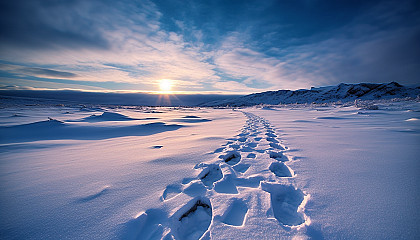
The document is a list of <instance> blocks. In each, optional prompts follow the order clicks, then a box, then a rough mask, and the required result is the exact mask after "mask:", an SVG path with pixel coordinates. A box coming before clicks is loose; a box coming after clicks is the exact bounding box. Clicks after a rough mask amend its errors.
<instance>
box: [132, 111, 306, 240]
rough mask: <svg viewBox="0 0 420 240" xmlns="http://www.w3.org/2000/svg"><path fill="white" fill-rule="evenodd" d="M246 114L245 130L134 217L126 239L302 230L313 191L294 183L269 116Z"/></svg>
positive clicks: (250, 235) (224, 236)
mask: <svg viewBox="0 0 420 240" xmlns="http://www.w3.org/2000/svg"><path fill="white" fill-rule="evenodd" d="M242 113H243V114H244V115H245V116H246V117H247V122H246V124H245V126H244V127H243V128H242V130H241V133H239V134H238V135H236V136H235V137H233V138H229V139H227V140H228V142H227V143H226V144H224V145H222V147H221V148H218V149H216V150H215V151H214V152H213V153H211V154H216V155H217V156H216V157H215V158H214V160H212V161H210V162H204V163H199V164H197V165H196V166H195V167H194V169H196V170H197V171H199V173H198V174H197V176H196V177H192V178H185V179H183V180H181V181H180V182H179V183H173V184H170V185H168V186H167V187H166V189H164V190H163V194H162V196H161V201H162V205H161V206H160V207H158V208H153V209H149V210H146V211H145V212H143V213H141V214H139V215H138V217H136V218H135V219H133V220H132V221H131V222H130V223H129V224H128V225H129V227H130V228H129V229H128V230H127V232H126V235H125V236H124V239H180V240H183V239H232V238H238V239H255V238H261V237H264V238H267V239H278V238H285V237H287V238H289V237H293V236H297V235H301V234H302V229H304V227H305V226H307V225H309V224H310V219H309V217H308V216H306V214H305V208H304V207H305V204H306V202H307V200H308V199H309V194H306V193H304V192H303V191H302V190H300V189H298V188H296V187H295V185H294V178H295V176H296V175H295V173H294V171H293V170H292V169H291V168H290V167H289V166H288V164H287V163H290V162H293V161H294V160H293V158H292V157H291V156H289V155H288V150H289V148H288V147H286V146H284V145H283V144H282V141H279V140H278V139H277V138H278V136H277V133H276V129H275V128H274V127H273V126H272V125H271V124H270V123H269V122H268V121H267V120H265V119H264V118H262V117H259V116H256V115H254V114H252V113H247V112H242ZM182 202H184V203H182ZM180 206H181V207H180ZM256 229H260V230H261V231H255V230H256ZM262 229H264V230H262ZM285 229H286V231H285ZM233 231H236V232H234V233H233ZM270 231H272V232H270ZM283 233H284V234H287V236H284V235H282V234H283ZM255 234H257V235H255ZM258 234H259V235H258Z"/></svg>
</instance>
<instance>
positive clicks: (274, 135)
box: [265, 132, 277, 138]
mask: <svg viewBox="0 0 420 240" xmlns="http://www.w3.org/2000/svg"><path fill="white" fill-rule="evenodd" d="M265 135H267V137H273V138H275V137H277V135H276V134H273V133H270V132H267V133H266V134H265Z"/></svg>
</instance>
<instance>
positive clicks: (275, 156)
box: [269, 152, 288, 162]
mask: <svg viewBox="0 0 420 240" xmlns="http://www.w3.org/2000/svg"><path fill="white" fill-rule="evenodd" d="M269 154H270V158H273V159H276V160H277V161H282V162H285V161H288V159H287V158H286V157H285V156H284V155H283V153H281V152H270V153H269Z"/></svg>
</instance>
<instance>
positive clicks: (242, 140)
mask: <svg viewBox="0 0 420 240" xmlns="http://www.w3.org/2000/svg"><path fill="white" fill-rule="evenodd" d="M246 140H247V138H246V137H240V138H238V141H239V142H246Z"/></svg>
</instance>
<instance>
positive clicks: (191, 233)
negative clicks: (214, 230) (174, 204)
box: [172, 197, 213, 240]
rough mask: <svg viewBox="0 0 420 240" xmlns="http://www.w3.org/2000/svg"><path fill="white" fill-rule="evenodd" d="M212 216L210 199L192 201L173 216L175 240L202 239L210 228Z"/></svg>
mask: <svg viewBox="0 0 420 240" xmlns="http://www.w3.org/2000/svg"><path fill="white" fill-rule="evenodd" d="M212 215H213V213H212V208H211V203H210V200H209V199H208V198H205V197H197V198H195V199H193V200H191V201H190V202H188V203H187V204H186V205H184V206H183V207H182V208H181V209H179V210H178V211H177V212H176V213H175V214H174V215H173V221H174V225H175V226H174V228H172V230H173V231H174V237H175V239H180V240H183V239H200V238H201V236H203V235H204V233H205V232H206V231H207V229H208V228H209V226H210V224H211V220H212Z"/></svg>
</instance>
